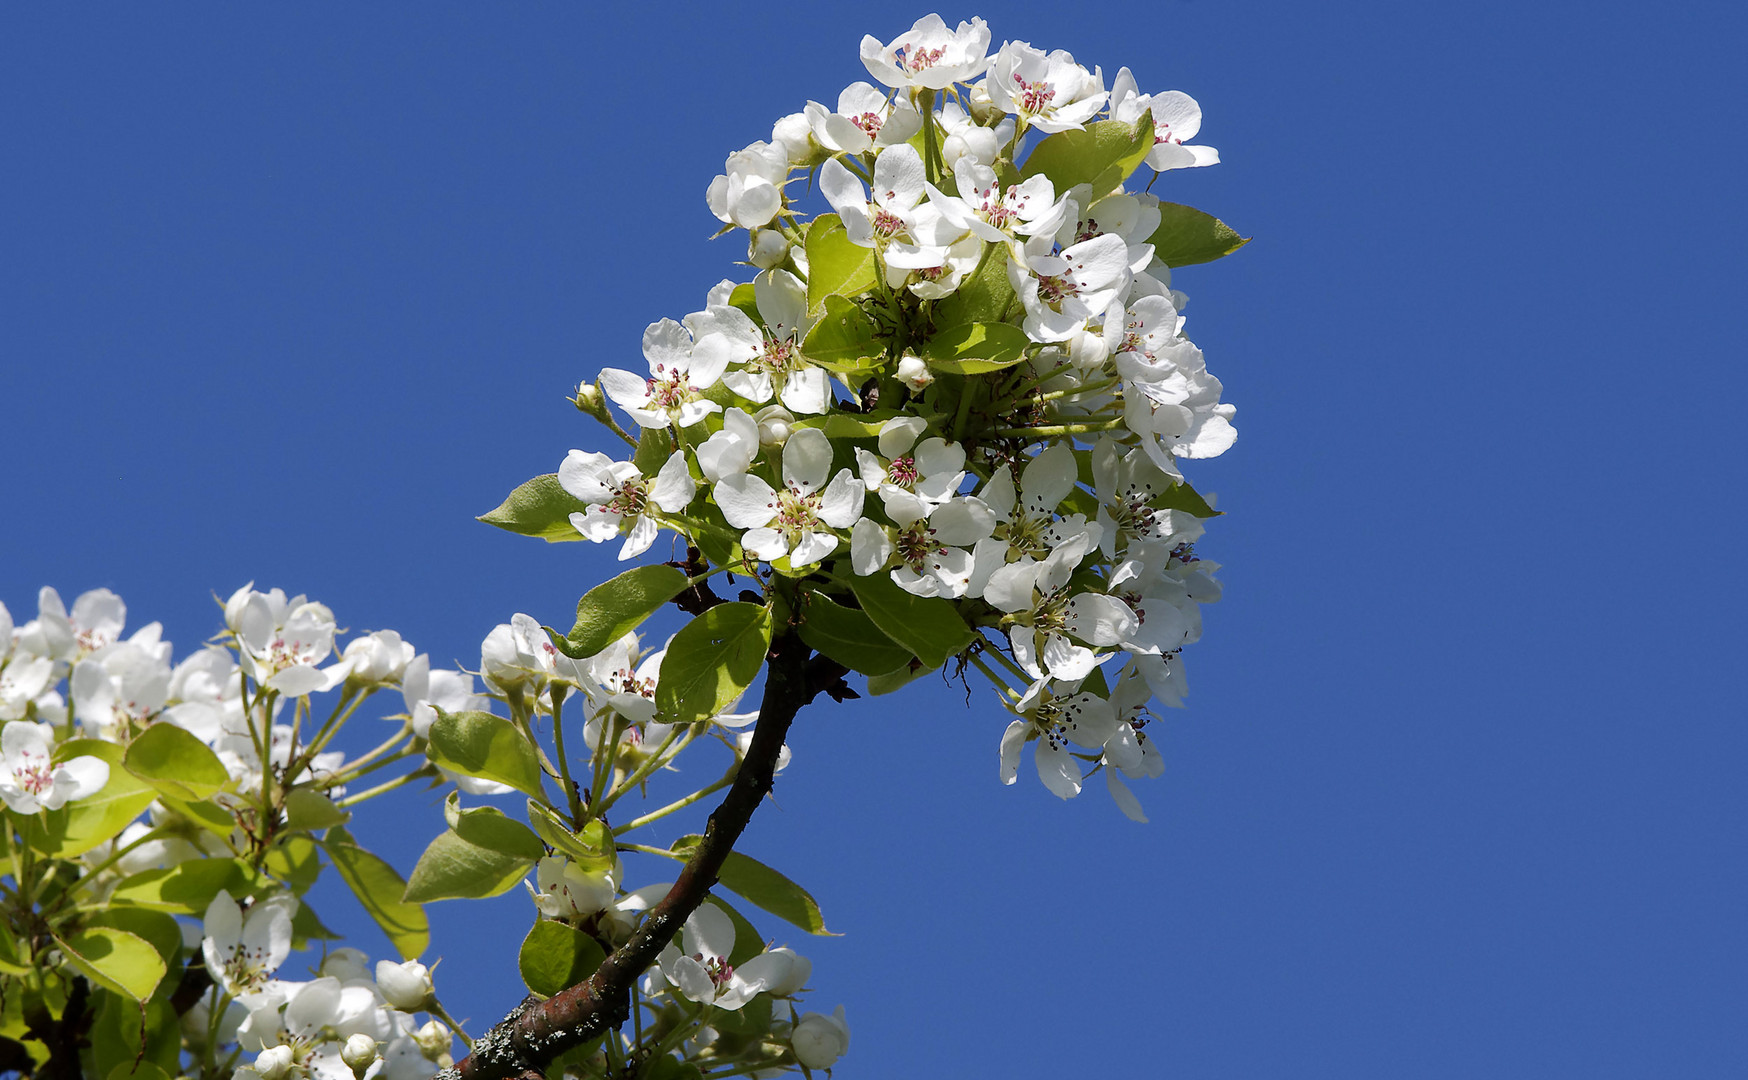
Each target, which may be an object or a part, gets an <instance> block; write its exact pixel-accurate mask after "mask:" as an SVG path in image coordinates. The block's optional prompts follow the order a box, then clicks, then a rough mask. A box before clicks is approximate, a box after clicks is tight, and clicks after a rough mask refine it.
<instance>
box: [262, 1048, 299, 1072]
mask: <svg viewBox="0 0 1748 1080" xmlns="http://www.w3.org/2000/svg"><path fill="white" fill-rule="evenodd" d="M292 1067H293V1063H292V1060H291V1047H289V1046H269V1047H268V1048H267V1049H265V1050H263V1051H261V1053H260V1054H258V1055H257V1056H256V1058H255V1072H256V1073H258V1074H259V1075H260V1077H261V1080H285V1078H286V1077H288V1076H290V1075H291V1070H292Z"/></svg>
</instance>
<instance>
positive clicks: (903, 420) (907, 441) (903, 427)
mask: <svg viewBox="0 0 1748 1080" xmlns="http://www.w3.org/2000/svg"><path fill="white" fill-rule="evenodd" d="M928 426H929V422H928V421H927V420H924V419H923V418H922V417H920V416H895V417H893V418H892V419H891V420H888V421H886V423H884V424H881V425H880V436H879V440H878V441H879V446H880V456H881V457H884V458H886V459H888V460H891V459H892V458H896V457H902V456H904V452H905V451H906V450H909V449H910V448H911V447H912V446H914V445H916V441H917V437H918V436H920V435H921V434H922V433H923V432H924V431H925V430H927V429H928Z"/></svg>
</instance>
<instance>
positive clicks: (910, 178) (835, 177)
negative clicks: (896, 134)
mask: <svg viewBox="0 0 1748 1080" xmlns="http://www.w3.org/2000/svg"><path fill="white" fill-rule="evenodd" d="M819 190H820V192H821V193H822V194H823V195H825V198H826V201H827V202H829V203H831V205H832V209H833V210H836V211H837V212H838V217H839V218H840V219H841V220H842V221H843V223H844V235H845V236H847V237H848V238H849V240H850V242H851V243H853V244H859V245H861V246H862V247H866V248H873V249H874V250H875V251H876V252H877V253H879V255H880V257H881V259H882V260H883V261H884V262H885V264H886V265H887V266H888V267H889V268H898V269H902V270H906V271H908V270H921V269H928V268H932V267H938V266H940V265H941V264H942V262H944V261H945V259H946V257H947V252H946V249H945V248H944V247H938V246H932V245H930V244H929V243H928V242H929V241H930V240H933V239H934V238H935V231H934V229H933V227H932V224H930V225H929V227H928V228H926V229H925V223H930V222H931V221H932V219H935V218H939V216H940V211H938V210H936V209H935V208H934V207H933V206H930V205H923V197H924V196H925V195H926V194H927V193H928V181H927V179H926V173H925V172H924V170H923V159H922V158H921V157H920V156H919V155H918V154H917V152H916V148H915V147H913V146H911V145H910V144H908V143H905V144H902V145H899V146H894V147H891V148H889V149H888V150H886V151H885V152H884V153H882V154H881V155H880V157H879V158H878V159H876V160H875V162H874V188H873V194H872V201H870V196H869V195H868V194H867V193H866V192H865V191H864V189H863V187H862V182H861V181H860V180H858V179H856V177H855V175H854V174H852V173H851V172H850V170H849V169H846V168H845V167H844V166H843V164H842V163H841V162H839V161H837V160H836V159H833V160H831V161H828V162H826V163H825V164H824V165H823V166H821V167H820V170H819Z"/></svg>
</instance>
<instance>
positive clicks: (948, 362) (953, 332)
mask: <svg viewBox="0 0 1748 1080" xmlns="http://www.w3.org/2000/svg"><path fill="white" fill-rule="evenodd" d="M1030 344H1031V339H1030V338H1028V337H1026V332H1025V331H1024V330H1022V329H1020V328H1019V327H1017V326H1014V325H1013V324H1012V323H999V322H998V323H962V324H960V325H958V326H949V327H948V328H946V329H945V330H941V331H938V332H937V333H936V334H935V336H934V337H932V338H930V339H929V340H928V341H926V342H924V343H923V346H922V349H921V351H920V352H919V354H918V355H920V356H921V357H922V358H923V359H924V360H927V361H928V362H929V366H930V367H932V368H935V369H936V370H939V371H953V372H957V373H958V374H960V375H981V374H983V373H984V372H988V371H1000V370H1002V369H1003V368H1010V367H1013V366H1014V365H1015V364H1017V363H1019V362H1020V361H1021V360H1023V359H1025V356H1026V346H1027V345H1030Z"/></svg>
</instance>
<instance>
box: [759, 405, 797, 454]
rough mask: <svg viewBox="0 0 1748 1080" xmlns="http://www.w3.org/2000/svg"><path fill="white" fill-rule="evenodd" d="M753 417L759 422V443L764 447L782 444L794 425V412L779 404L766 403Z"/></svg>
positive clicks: (787, 438)
mask: <svg viewBox="0 0 1748 1080" xmlns="http://www.w3.org/2000/svg"><path fill="white" fill-rule="evenodd" d="M753 419H754V420H757V421H758V422H759V445H760V446H764V447H772V446H782V445H783V444H784V443H786V442H788V441H789V433H790V431H792V430H793V429H794V427H795V414H793V413H791V412H790V411H789V410H788V409H785V408H784V407H783V406H781V405H767V406H765V407H764V408H762V409H760V410H759V411H758V412H756V413H754V414H753Z"/></svg>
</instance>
